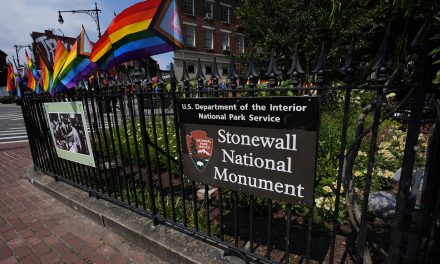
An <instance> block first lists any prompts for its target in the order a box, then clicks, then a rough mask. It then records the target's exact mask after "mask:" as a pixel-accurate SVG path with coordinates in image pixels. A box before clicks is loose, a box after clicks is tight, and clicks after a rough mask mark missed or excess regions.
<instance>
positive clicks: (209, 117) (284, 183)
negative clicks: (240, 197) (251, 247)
mask: <svg viewBox="0 0 440 264" xmlns="http://www.w3.org/2000/svg"><path fill="white" fill-rule="evenodd" d="M319 100H320V98H319V97H259V98H188V99H180V100H179V101H178V110H179V122H180V128H181V137H182V141H181V142H182V152H183V167H184V173H185V175H187V176H188V177H189V178H190V179H192V180H195V181H199V182H202V183H204V184H208V185H211V186H217V187H223V188H229V189H231V190H235V191H239V192H245V193H249V194H253V195H256V196H260V197H265V198H270V199H274V200H278V201H282V202H288V203H294V204H301V205H305V206H309V207H310V206H312V204H313V190H314V181H315V172H316V146H317V137H318V127H319V113H320V111H319V107H320V103H319Z"/></svg>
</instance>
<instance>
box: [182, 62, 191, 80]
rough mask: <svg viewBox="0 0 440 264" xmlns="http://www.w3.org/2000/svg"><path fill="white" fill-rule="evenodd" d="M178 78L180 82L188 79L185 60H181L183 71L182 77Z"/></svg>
mask: <svg viewBox="0 0 440 264" xmlns="http://www.w3.org/2000/svg"><path fill="white" fill-rule="evenodd" d="M180 80H181V81H182V82H185V81H189V80H190V78H189V74H188V68H187V66H186V60H183V72H182V78H180Z"/></svg>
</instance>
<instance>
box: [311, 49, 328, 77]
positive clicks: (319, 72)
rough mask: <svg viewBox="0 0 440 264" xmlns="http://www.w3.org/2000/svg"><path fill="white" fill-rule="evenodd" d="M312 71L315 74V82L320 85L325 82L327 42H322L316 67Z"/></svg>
mask: <svg viewBox="0 0 440 264" xmlns="http://www.w3.org/2000/svg"><path fill="white" fill-rule="evenodd" d="M312 73H314V74H315V78H316V79H315V82H316V83H317V84H318V85H319V84H322V83H323V82H324V77H325V76H324V74H325V44H324V42H322V44H321V51H320V52H319V56H318V58H317V59H316V64H315V67H314V68H313V70H312Z"/></svg>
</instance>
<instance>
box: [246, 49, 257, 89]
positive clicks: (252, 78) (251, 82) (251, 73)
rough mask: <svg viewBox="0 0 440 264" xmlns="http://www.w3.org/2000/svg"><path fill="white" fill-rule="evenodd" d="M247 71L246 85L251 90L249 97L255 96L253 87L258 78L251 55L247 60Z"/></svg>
mask: <svg viewBox="0 0 440 264" xmlns="http://www.w3.org/2000/svg"><path fill="white" fill-rule="evenodd" d="M248 68H249V70H248V74H247V76H248V84H249V89H251V90H252V92H251V93H250V95H251V96H254V95H255V91H254V90H255V85H256V78H257V77H258V73H257V70H255V64H254V54H253V53H252V55H251V57H250V58H249V67H248Z"/></svg>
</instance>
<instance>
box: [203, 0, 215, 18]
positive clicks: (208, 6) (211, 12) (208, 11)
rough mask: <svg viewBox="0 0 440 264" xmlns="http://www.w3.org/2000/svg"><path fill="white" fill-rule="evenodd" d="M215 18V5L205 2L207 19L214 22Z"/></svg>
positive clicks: (208, 0) (207, 0)
mask: <svg viewBox="0 0 440 264" xmlns="http://www.w3.org/2000/svg"><path fill="white" fill-rule="evenodd" d="M213 18H214V3H213V2H211V1H210V0H206V1H205V19H206V20H212V19H213Z"/></svg>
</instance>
